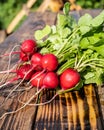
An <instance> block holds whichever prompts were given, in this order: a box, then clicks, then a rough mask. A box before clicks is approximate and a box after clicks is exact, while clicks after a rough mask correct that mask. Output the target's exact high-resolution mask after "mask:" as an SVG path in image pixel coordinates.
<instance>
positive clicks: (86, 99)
mask: <svg viewBox="0 0 104 130" xmlns="http://www.w3.org/2000/svg"><path fill="white" fill-rule="evenodd" d="M45 93H46V94H45ZM54 94H55V92H54V91H49V90H47V91H46V92H44V94H43V95H42V99H41V101H42V102H44V101H47V100H49V99H50V98H52V97H53V96H54ZM100 120H101V119H100V115H99V112H98V104H97V99H96V93H95V90H94V86H92V85H89V86H85V87H84V88H82V89H81V90H80V91H75V92H69V93H65V94H63V95H59V96H57V97H56V98H55V99H54V100H53V101H52V102H51V103H50V104H47V105H44V106H39V107H38V111H37V117H36V122H35V124H34V130H39V129H42V130H53V129H54V130H57V129H60V130H66V129H67V130H70V129H75V130H80V129H81V130H85V129H92V130H95V129H99V130H102V129H103V128H102V124H101V121H100Z"/></svg>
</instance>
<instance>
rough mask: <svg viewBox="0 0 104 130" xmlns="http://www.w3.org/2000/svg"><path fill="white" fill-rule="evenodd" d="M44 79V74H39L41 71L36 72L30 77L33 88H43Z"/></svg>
mask: <svg viewBox="0 0 104 130" xmlns="http://www.w3.org/2000/svg"><path fill="white" fill-rule="evenodd" d="M44 77H45V73H41V71H38V72H36V73H35V74H33V75H32V77H31V84H32V86H34V87H39V88H40V87H42V86H43V79H44Z"/></svg>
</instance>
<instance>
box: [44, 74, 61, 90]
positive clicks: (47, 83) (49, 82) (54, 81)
mask: <svg viewBox="0 0 104 130" xmlns="http://www.w3.org/2000/svg"><path fill="white" fill-rule="evenodd" d="M58 84H59V80H58V76H57V74H56V73H55V72H47V74H46V75H45V77H44V79H43V86H44V87H45V88H49V89H54V88H56V87H57V86H58Z"/></svg>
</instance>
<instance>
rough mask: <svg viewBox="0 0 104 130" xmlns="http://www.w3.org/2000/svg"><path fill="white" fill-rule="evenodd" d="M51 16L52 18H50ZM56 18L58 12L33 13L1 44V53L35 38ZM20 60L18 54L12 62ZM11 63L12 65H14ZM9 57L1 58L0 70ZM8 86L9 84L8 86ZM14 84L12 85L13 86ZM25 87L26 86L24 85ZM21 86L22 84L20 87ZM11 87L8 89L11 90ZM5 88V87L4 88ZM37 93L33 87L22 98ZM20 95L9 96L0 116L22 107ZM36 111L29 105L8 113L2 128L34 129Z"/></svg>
mask: <svg viewBox="0 0 104 130" xmlns="http://www.w3.org/2000/svg"><path fill="white" fill-rule="evenodd" d="M49 18H50V19H49ZM55 19H56V14H53V13H50V12H46V13H43V14H40V13H31V14H30V15H29V16H28V18H27V20H26V21H25V22H24V23H23V24H22V26H21V27H20V28H19V29H18V30H17V31H16V32H14V33H13V34H11V35H10V36H9V37H8V38H7V39H6V40H5V41H4V43H3V44H1V45H0V53H1V54H4V53H8V52H10V51H11V49H12V48H13V46H14V45H17V44H18V45H19V44H21V42H22V41H23V40H25V39H34V32H35V30H37V29H42V28H43V27H44V26H45V24H50V25H52V24H54V21H55ZM16 49H17V48H16ZM17 60H18V56H14V57H13V58H12V62H11V64H12V65H13V64H14V63H15V62H16V61H17ZM12 65H11V66H12ZM7 66H8V57H5V58H1V59H0V70H5V69H7ZM7 87H8V86H7ZM13 87H14V86H12V88H13ZM23 87H25V86H23ZM19 88H21V86H20V87H19ZM10 89H11V88H9V89H8V90H10ZM3 90H4V89H3ZM3 90H0V91H2V92H1V93H0V103H1V102H2V101H3V99H5V96H6V95H3ZM34 93H35V89H32V90H31V91H29V92H28V93H25V95H23V96H22V100H26V99H29V98H30V96H32V95H33V94H34ZM18 96H19V93H18V95H17V96H16V97H15V98H9V99H8V100H7V102H6V103H5V105H4V106H3V107H1V108H0V116H2V114H3V113H5V112H7V111H14V110H17V109H18V108H20V107H21V106H22V105H21V104H20V103H19V102H18V100H17V99H18ZM35 112H36V107H34V106H32V107H30V106H27V107H26V108H24V109H23V110H21V111H19V112H18V113H16V114H11V115H6V116H5V117H4V118H3V119H2V120H0V129H1V130H30V129H32V124H33V121H34V115H35Z"/></svg>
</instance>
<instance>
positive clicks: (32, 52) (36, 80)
mask: <svg viewBox="0 0 104 130" xmlns="http://www.w3.org/2000/svg"><path fill="white" fill-rule="evenodd" d="M11 54H19V56H20V60H19V62H18V64H17V67H16V69H15V70H13V69H11V70H8V71H7V73H8V72H9V73H11V72H14V73H16V76H15V77H14V78H13V79H11V80H9V81H7V82H6V83H3V84H1V85H0V89H1V88H2V87H4V86H6V85H7V84H10V83H12V82H14V81H15V80H19V79H21V81H20V82H19V84H17V86H16V87H14V89H13V90H12V91H11V92H10V93H9V95H8V96H7V98H6V100H7V99H8V97H9V96H10V95H11V94H12V92H13V91H15V90H16V89H17V88H18V87H19V86H20V84H21V83H22V82H23V81H28V82H26V83H27V84H29V85H30V86H31V87H37V92H36V93H35V94H34V95H33V96H32V97H31V98H30V99H29V100H28V101H27V102H26V103H24V102H23V101H21V100H20V99H18V101H19V102H21V103H22V104H23V106H22V107H21V108H19V109H17V110H16V111H12V112H7V113H4V115H2V116H1V117H0V119H2V118H3V117H4V116H5V115H8V114H13V113H16V112H18V111H19V110H21V109H23V108H24V107H25V106H26V105H29V103H30V102H31V100H32V99H34V98H35V97H37V95H38V94H39V93H40V92H41V91H42V90H43V89H56V88H57V87H58V88H59V89H57V90H58V91H56V94H55V95H54V96H53V98H52V99H51V100H49V101H47V102H44V103H39V104H33V105H34V106H37V105H45V104H47V103H50V102H51V101H52V100H53V99H54V98H55V97H56V96H57V95H59V94H61V93H63V92H66V90H68V89H69V90H70V89H71V88H73V87H75V86H76V85H77V84H78V83H79V81H80V75H79V73H78V72H77V71H76V70H74V69H73V68H68V69H66V70H65V71H63V72H62V73H61V75H58V74H57V70H58V66H60V64H59V63H58V58H57V57H56V56H55V55H54V54H52V53H48V54H44V55H43V54H41V53H40V52H39V49H38V48H37V43H36V41H34V40H32V39H28V40H25V41H24V42H23V43H22V44H21V46H20V51H18V52H12V53H11ZM4 55H5V56H6V55H8V54H4ZM1 73H6V71H2V72H1ZM31 87H30V88H31ZM60 91H61V93H60ZM6 100H5V101H6Z"/></svg>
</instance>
